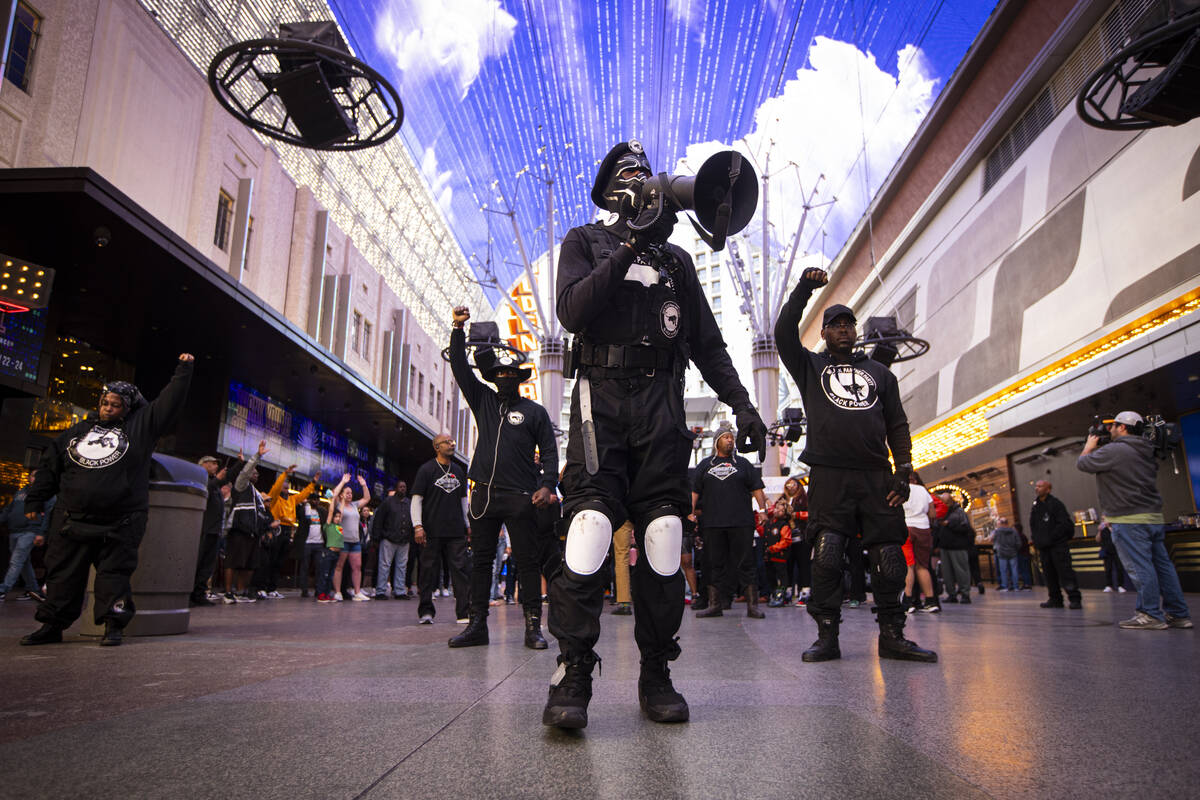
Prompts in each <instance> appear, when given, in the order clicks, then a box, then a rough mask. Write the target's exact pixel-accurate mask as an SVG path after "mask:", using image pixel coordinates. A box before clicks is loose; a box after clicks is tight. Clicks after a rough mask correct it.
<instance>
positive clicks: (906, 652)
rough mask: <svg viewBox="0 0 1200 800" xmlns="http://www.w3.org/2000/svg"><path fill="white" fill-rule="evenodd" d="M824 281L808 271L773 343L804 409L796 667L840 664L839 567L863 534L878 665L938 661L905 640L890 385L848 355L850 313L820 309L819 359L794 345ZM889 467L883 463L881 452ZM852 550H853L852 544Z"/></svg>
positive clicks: (896, 406)
mask: <svg viewBox="0 0 1200 800" xmlns="http://www.w3.org/2000/svg"><path fill="white" fill-rule="evenodd" d="M828 280H829V278H828V276H827V275H826V273H825V271H824V270H821V269H807V270H805V271H804V274H803V275H802V276H801V278H800V281H799V282H798V283H797V284H796V288H795V289H794V290H792V294H791V296H790V297H789V298H788V301H787V303H786V304H785V305H784V307H783V309H782V310H781V311H780V313H779V321H778V322H777V323H776V324H775V343H776V346H777V347H778V348H779V357H780V360H781V361H783V365H784V366H785V367H787V370H788V372H789V373H791V375H792V378H794V379H795V381H796V386H797V387H798V388H799V389H800V395H801V397H802V398H803V401H804V410H805V413H806V414H807V415H808V420H809V423H808V440H807V443H806V445H805V448H804V452H803V453H802V454H801V455H800V460H801V461H803V462H805V463H806V464H808V465H809V466H810V467H812V472H811V473H810V474H809V487H808V503H809V506H808V531H809V533H810V534H811V535H812V536H813V555H812V597H811V599H810V600H809V602H808V613H809V614H811V615H812V617H813V619H814V620H816V622H817V631H818V638H817V641H816V642H815V643H814V644H813V646H812V647H810V648H809V649H808V650H805V651H804V654H803V656H802V658H803V660H804V661H810V662H811V661H829V660H831V659H835V658H841V655H842V653H841V650H840V649H839V647H838V627H839V625H840V624H841V607H842V591H843V589H842V558H843V555H844V553H845V551H846V546H847V542H848V541H849V542H853V541H855V539H854V536H855V533H857V532H859V531H861V533H862V543H863V546H865V547H866V548H867V551H868V556H869V559H870V565H871V590H872V592H873V594H874V595H875V605H876V607H877V612H876V619H877V621H878V622H879V657H880V658H896V659H903V660H907V661H927V662H934V661H937V653H935V652H933V651H932V650H925V649H922V648H921V647H918V646H917V645H916V644H915V643H913V642H910V641H909V640H907V639H905V638H904V622H905V615H904V607H903V606H902V605H901V603H900V593H901V592H902V591H903V589H904V578H905V575H906V574H907V569H908V568H907V566H906V564H905V561H904V552H903V550H902V549H901V545H903V544H904V541H905V539H907V538H908V528H907V527H906V525H905V522H904V510H903V508H902V507H901V506H902V505H903V503H904V501H905V500H906V499H908V477H909V475H910V474H911V473H912V438H911V436H910V435H909V431H908V418H907V417H906V416H905V415H904V408H903V407H902V406H901V405H900V390H899V386H898V384H897V383H896V376H895V375H893V374H892V373H891V371H890V370H889V369H888V368H887V367H885V366H884V365H883V364H880V363H879V362H877V361H872V360H871V359H870V358H868V357H867V356H866V354H864V353H862V352H861V351H856V350H855V349H854V343H855V341H856V339H857V332H856V330H855V323H856V320H855V319H854V312H852V311H851V310H850V309H849V308H847V307H846V306H843V305H832V306H830V307H829V308H827V309H825V313H824V316H823V317H822V325H821V337H822V338H823V339H824V340H825V351H824V352H822V353H814V352H812V351H810V350H807V349H805V347H804V346H803V345H802V344H801V343H800V330H799V324H800V318H801V316H803V314H804V307H805V306H806V305H807V304H808V300H809V298H810V297H811V296H812V293H813V291H814V290H815V289H817V288H819V287H821V286H824V285H825V284H826V283H827V282H828ZM889 449H890V450H891V456H892V458H893V459H894V461H895V463H896V469H895V472H893V471H892V469H891V468H890V466H889V464H888V451H889ZM856 546H857V545H856Z"/></svg>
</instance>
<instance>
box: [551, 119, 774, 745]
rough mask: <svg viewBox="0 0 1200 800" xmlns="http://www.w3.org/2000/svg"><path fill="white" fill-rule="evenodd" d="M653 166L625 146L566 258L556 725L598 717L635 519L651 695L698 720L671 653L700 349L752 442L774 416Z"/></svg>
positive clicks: (555, 600) (554, 599)
mask: <svg viewBox="0 0 1200 800" xmlns="http://www.w3.org/2000/svg"><path fill="white" fill-rule="evenodd" d="M649 177H650V162H649V160H648V159H647V158H646V156H645V153H644V152H643V150H642V146H641V144H640V143H638V142H637V141H636V140H630V141H629V142H622V143H621V144H618V145H617V146H616V147H614V148H613V149H612V150H611V151H610V152H609V153H608V155H607V156H605V158H604V161H603V162H602V163H601V165H600V169H599V172H598V173H597V174H596V180H595V183H594V184H593V186H592V195H591V196H592V201H593V202H594V203H595V204H596V205H597V206H599V207H601V208H602V209H604V210H605V213H604V214H602V218H601V220H600V221H598V222H594V223H592V224H590V225H583V226H581V227H577V228H572V229H571V230H570V231H569V232H568V233H567V235H566V236H565V237H564V239H563V243H562V249H561V251H560V255H559V267H558V297H557V310H558V318H559V320H560V321H561V322H562V323H563V327H565V328H566V329H567V330H569V331H571V332H572V333H574V334H576V339H575V345H574V348H573V350H572V355H573V357H574V360H575V363H576V364H577V366H578V371H579V379H578V380H577V381H576V383H575V388H574V392H573V395H572V398H571V427H570V434H569V438H568V441H567V467H566V471H565V473H564V475H563V480H562V486H563V490H564V496H565V501H564V504H563V516H564V518H566V519H569V520H570V526H569V528H568V531H567V541H566V549H565V553H564V556H563V558H564V563H563V566H562V568H561V570H559V571H558V573H557V574H556V575H555V577H554V579H553V580H552V581H551V584H550V590H549V592H550V632H551V633H553V634H554V635H555V636H556V637H557V638H558V643H559V648H560V650H561V655H559V657H558V662H559V668H558V670H557V672H556V673H555V676H554V678H553V679H552V681H551V687H550V697H549V700H548V701H547V703H546V708H545V711H544V712H543V714H542V722H543V723H544V724H546V725H554V726H558V727H563V728H582V727H584V726H585V725H587V706H588V701H589V700H590V698H591V685H592V683H591V681H592V678H591V674H592V669H593V667H594V666H595V664H596V662H597V657H596V654H595V652H594V651H593V647H594V646H595V644H596V642H597V640H598V639H599V637H600V612H601V606H602V602H603V596H604V578H603V576H602V575H601V572H600V570H601V567H602V565H603V564H604V560H605V557H606V555H607V554H608V549H609V543H610V542H611V540H612V534H613V530H614V529H615V528H617V527H618V526H620V525H621V524H622V523H623V522H624V521H625V520H626V519H629V520H631V521H632V522H633V524H634V538H635V541H636V544H637V548H638V552H639V553H640V554H641V555H640V557H639V558H638V560H637V564H636V565H635V567H634V568H633V571H632V575H631V583H632V589H633V601H634V614H635V620H634V638H635V639H636V640H637V644H638V648H639V650H640V651H641V674H640V677H639V679H638V699H639V702H640V703H641V706H642V709H643V711H644V712H645V713H646V715H647V716H648V717H649V718H650V719H652V720H654V721H656V722H682V721H685V720H687V719H688V715H689V710H688V705H687V702H686V701H685V700H684V699H683V697H682V696H681V695H680V694H679V693H678V692H676V691H675V688H674V686H673V685H672V683H671V678H670V672H669V670H668V668H667V662H669V661H672V660H674V659H676V658H678V656H679V653H680V650H679V645H678V644H677V643H676V642H675V638H676V637H675V634H676V632H677V631H678V630H679V625H680V622H681V620H682V619H683V607H684V600H683V594H684V592H683V587H684V578H683V574H682V573H681V571H680V556H681V545H682V540H683V521H682V518H683V517H684V516H686V515H687V514H688V513H689V512H690V510H691V502H690V501H691V497H690V493H689V486H688V479H687V465H688V461H689V459H690V456H691V452H692V439H693V438H694V436H693V434H692V433H691V432H690V430H689V429H688V427H687V425H686V423H685V420H684V410H683V375H684V370H685V369H686V366H687V362H688V361H689V360H691V361H693V362H694V363H695V364H696V365H697V366H698V367H699V368H700V372H701V374H702V375H703V376H704V379H705V381H706V382H707V383H708V384H709V385H710V386H712V387H713V388H714V389H715V390H716V391H717V394H718V396H719V397H720V399H721V400H722V401H723V402H725V403H727V404H728V405H730V406H732V407H733V410H734V414H735V417H736V419H737V425H738V429H739V430H738V433H739V444H740V445H741V446H740V448H739V449H741V450H742V451H743V452H745V451H747V450H751V449H759V450H761V449H762V448H763V446H764V437H765V433H766V427H765V426H764V425H763V423H762V420H761V419H760V418H759V416H758V412H757V411H755V409H754V406H753V405H752V404H751V403H750V396H749V394H748V393H747V392H746V389H745V387H743V386H742V383H741V381H740V380H739V379H738V375H737V371H736V370H735V369H734V366H733V363H732V361H730V358H729V354H728V353H727V352H726V350H725V342H724V340H723V339H722V338H721V332H720V330H719V329H718V328H717V323H716V320H715V319H714V318H713V314H712V310H711V309H710V308H709V306H708V301H707V300H706V299H705V297H704V294H703V292H702V291H701V288H700V283H699V280H698V279H697V277H696V269H695V266H694V265H693V264H692V260H691V258H690V257H689V256H688V255H687V253H685V252H684V251H683V250H681V249H680V248H678V247H675V246H674V245H668V244H667V239H668V237H669V236H670V235H671V231H672V229H673V227H674V225H675V220H676V218H675V214H674V213H673V212H672V211H670V209H668V208H664V207H662V206H661V205H658V204H647V203H646V202H645V200H644V199H643V188H644V184H645V181H646V179H647V178H649ZM647 206H649V207H647Z"/></svg>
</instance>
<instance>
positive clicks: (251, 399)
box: [218, 382, 396, 494]
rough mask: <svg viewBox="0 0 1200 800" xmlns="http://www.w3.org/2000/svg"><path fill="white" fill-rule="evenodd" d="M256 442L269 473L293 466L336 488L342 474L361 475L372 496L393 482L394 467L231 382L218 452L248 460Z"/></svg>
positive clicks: (366, 450)
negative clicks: (263, 450) (262, 444)
mask: <svg viewBox="0 0 1200 800" xmlns="http://www.w3.org/2000/svg"><path fill="white" fill-rule="evenodd" d="M260 441H266V443H267V452H266V454H265V455H263V457H262V461H261V463H262V464H263V465H265V466H267V467H270V468H272V469H276V470H284V469H286V468H287V467H289V466H291V465H293V464H294V465H296V472H297V474H299V475H302V476H306V477H315V478H316V479H317V480H319V481H320V482H321V483H324V484H329V485H333V484H336V483H337V482H338V481H340V480H341V479H342V475H344V474H346V473H347V472H349V473H350V474H351V475H352V476H358V475H362V476H363V478H364V479H365V480H366V481H367V483H368V485H370V486H371V490H372V492H374V493H376V494H378V493H380V492H381V491H382V489H383V487H385V486H389V485H393V484H395V482H396V478H395V477H394V472H395V465H394V464H393V465H391V466H392V467H393V469H392V470H390V472H391V473H392V474H389V470H386V469H385V468H384V467H385V466H386V462H385V459H384V457H383V456H382V455H378V454H373V453H372V452H371V451H370V450H369V449H368V448H367V447H366V446H365V445H363V444H361V443H359V442H355V441H354V440H353V439H349V438H346V437H344V436H342V435H341V434H338V433H336V432H335V431H332V430H327V429H324V428H322V427H321V426H320V425H319V424H317V423H316V422H314V421H313V420H311V419H309V418H307V417H305V416H303V415H302V414H299V413H297V412H296V411H294V410H292V409H290V408H288V407H287V406H286V405H284V404H283V403H280V402H278V401H276V400H272V399H271V398H270V397H267V396H266V395H264V394H262V393H261V392H258V391H256V390H255V389H252V388H251V387H249V386H246V385H244V384H240V383H236V382H235V383H230V384H229V399H228V402H227V403H226V406H225V420H224V421H223V422H222V423H221V430H220V434H219V437H218V449H219V450H220V451H221V452H223V453H226V454H229V455H237V454H238V453H243V454H245V456H246V457H247V458H249V457H250V455H251V454H253V453H254V452H255V451H257V450H258V443H259V442H260ZM356 483H357V482H356Z"/></svg>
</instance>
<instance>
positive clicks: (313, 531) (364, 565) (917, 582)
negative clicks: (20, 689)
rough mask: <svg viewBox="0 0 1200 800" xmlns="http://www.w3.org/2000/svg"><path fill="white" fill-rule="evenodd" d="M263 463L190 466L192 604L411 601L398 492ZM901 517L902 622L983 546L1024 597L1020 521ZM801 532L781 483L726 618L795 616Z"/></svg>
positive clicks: (851, 598)
mask: <svg viewBox="0 0 1200 800" xmlns="http://www.w3.org/2000/svg"><path fill="white" fill-rule="evenodd" d="M260 449H261V448H260ZM264 452H265V450H264ZM264 452H259V453H256V454H253V455H252V456H251V457H250V458H249V459H246V460H242V459H236V460H230V463H229V464H227V465H224V466H222V464H221V462H220V460H219V459H217V458H216V457H213V456H206V457H205V458H203V459H201V460H200V464H201V465H202V466H204V467H205V468H206V469H207V470H208V472H209V475H210V485H209V488H210V502H209V506H208V510H207V511H206V514H205V520H204V533H203V535H202V537H201V546H200V552H199V557H198V566H197V577H196V585H195V587H194V590H193V592H192V597H191V600H192V603H193V604H194V605H213V604H217V603H225V604H235V603H253V602H256V601H259V600H273V599H281V598H283V597H284V595H283V593H282V592H281V591H280V588H281V586H284V585H290V586H291V587H292V588H294V589H299V593H300V597H303V598H307V597H310V596H312V597H313V598H314V599H315V600H316V602H318V603H337V602H341V601H343V600H349V601H353V602H367V601H370V600H386V599H397V600H407V599H410V598H415V596H416V587H417V585H418V577H419V570H420V559H419V550H420V547H421V545H419V544H417V543H416V542H415V541H414V540H413V535H412V520H411V517H410V508H409V498H408V497H407V486H406V484H405V482H404V481H400V482H398V483H397V484H396V485H395V486H393V487H391V488H389V489H388V490H387V492H386V494H385V496H384V497H382V498H373V497H372V496H371V492H370V489H369V487H368V486H367V484H366V481H365V480H363V478H362V477H358V478H357V479H352V477H351V475H349V474H346V475H343V476H342V479H341V480H340V481H339V482H338V483H337V485H335V486H333V487H329V488H326V489H325V490H324V491H322V490H321V489H320V487H319V486H318V484H317V483H316V482H313V481H310V482H308V483H306V484H304V485H303V486H298V487H297V486H293V485H292V484H293V473H294V470H293V469H291V468H289V469H287V470H284V471H282V472H280V473H279V474H278V476H277V477H276V478H275V480H274V481H273V482H272V484H271V486H270V488H269V489H268V490H267V491H266V492H262V491H261V490H260V489H259V488H258V486H257V484H256V482H257V481H258V480H259V474H258V463H259V459H260V458H261V457H262V455H263V454H264ZM31 480H32V476H31ZM24 491H25V490H24V489H23V490H21V491H19V492H18V493H17V494H16V496H15V497H14V499H13V501H12V503H10V504H9V506H7V507H6V508H5V510H4V512H3V515H2V516H3V519H4V521H5V523H6V525H7V527H8V530H9V540H10V542H9V543H10V554H11V557H10V564H9V569H8V571H7V574H6V576H5V578H4V581H3V583H0V599H4V598H5V596H6V594H11V593H13V591H14V589H15V588H16V587H17V586H21V587H22V589H23V591H21V592H20V593H16V594H15V596H14V597H12V598H9V599H41V593H40V590H39V587H38V582H37V579H36V577H35V576H34V569H33V558H32V553H33V551H34V548H35V547H39V546H41V545H42V543H43V541H44V537H45V535H46V528H47V525H48V523H49V520H50V519H51V515H50V514H49V513H47V514H45V515H44V516H42V517H39V518H38V519H37V520H29V519H27V518H26V517H25V516H24V513H23V506H22V499H23V493H24ZM48 510H49V509H48ZM905 515H906V518H907V522H908V525H909V533H910V536H909V541H908V542H907V543H906V544H905V555H906V559H907V560H908V562H909V576H908V583H907V586H906V591H905V606H906V609H907V611H908V612H909V613H915V612H925V613H938V612H940V611H941V610H942V606H943V604H946V603H955V604H969V603H971V602H972V599H971V590H972V589H975V590H976V591H977V592H978V593H979V594H983V593H984V591H985V584H984V581H983V579H982V574H981V569H980V553H981V550H980V545H981V544H986V545H989V546H990V549H991V552H992V556H993V558H994V561H993V564H992V570H991V571H992V574H993V576H994V577H995V580H996V582H997V583H998V588H997V591H1000V592H1018V591H1029V590H1030V589H1031V588H1032V586H1033V583H1034V573H1033V561H1032V559H1031V543H1030V540H1029V537H1027V536H1026V535H1025V533H1024V531H1023V528H1022V525H1021V524H1020V523H1019V522H1017V523H1016V524H1015V525H1010V524H1009V521H1008V520H1007V519H1006V518H1004V517H1000V518H999V520H998V525H997V527H996V528H995V529H994V530H993V531H991V533H990V534H989V535H987V536H986V537H978V536H977V535H976V532H975V530H974V528H973V527H972V526H971V524H970V522H969V520H968V519H967V516H966V514H965V513H964V510H963V508H962V507H961V506H960V505H959V503H958V502H957V500H956V499H955V498H954V497H953V496H952V494H951V493H948V492H947V493H940V494H937V495H930V494H929V493H928V492H927V491H926V490H925V489H924V487H923V486H922V485H921V483H920V479H919V478H917V477H914V481H913V489H912V492H911V494H910V498H909V500H908V502H907V503H906V504H905ZM806 520H807V497H806V494H805V489H804V485H803V482H802V481H800V480H797V479H794V478H793V479H789V480H788V481H787V482H786V483H785V485H784V489H783V493H782V494H780V496H779V497H777V498H774V500H773V502H771V503H770V505H769V508H768V510H767V511H765V512H763V511H759V512H756V514H755V526H754V545H753V548H752V549H751V550H750V552H749V553H747V555H746V558H748V559H750V560H751V562H752V565H751V567H750V570H751V574H753V576H754V580H755V583H753V584H748V583H744V584H742V585H739V586H738V588H737V589H736V590H735V591H728V592H725V594H724V596H722V595H720V594H719V593H718V597H719V602H720V603H721V604H722V607H724V608H729V607H730V606H731V604H732V603H734V602H740V601H742V600H744V599H745V597H744V595H745V593H746V591H747V590H749V589H751V588H752V587H753V588H754V589H755V590H756V591H758V592H759V597H758V598H757V599H758V600H759V601H760V602H762V603H765V604H766V605H767V606H768V607H770V608H778V607H782V606H785V605H794V606H797V607H803V606H804V605H805V603H806V601H807V597H808V592H809V584H810V579H811V571H810V558H811V551H812V546H811V543H810V542H809V541H808V540H807V538H806V535H805V534H806V531H805V527H806ZM504 535H505V534H504V532H503V530H502V532H501V537H502V538H501V542H500V546H499V547H498V548H497V554H496V558H495V562H494V564H493V580H492V591H491V600H492V603H493V604H494V605H498V604H502V603H508V604H513V603H515V602H516V601H517V599H518V597H517V590H516V581H515V570H514V569H512V568H511V560H510V558H509V557H510V555H511V547H510V546H509V544H508V542H507V541H506V540H504ZM1097 538H1098V541H1099V542H1100V546H1101V557H1102V558H1103V560H1104V564H1105V576H1106V584H1107V585H1106V587H1105V589H1104V591H1106V592H1113V591H1116V592H1125V591H1126V590H1127V586H1128V585H1129V582H1128V578H1127V576H1126V574H1125V571H1124V569H1123V566H1122V564H1121V561H1120V558H1119V557H1118V555H1117V552H1116V549H1115V548H1114V547H1113V544H1112V540H1111V536H1110V535H1109V529H1108V527H1107V526H1106V525H1102V526H1101V528H1100V532H1099V535H1098V537H1097ZM684 550H685V552H684V558H683V568H684V572H685V575H686V577H687V602H688V603H689V604H691V605H692V607H693V608H694V609H695V610H697V611H703V610H705V609H707V608H708V605H709V602H710V599H709V598H710V595H709V594H708V592H707V588H708V581H709V578H710V577H711V575H712V568H711V564H710V563H709V558H708V553H707V551H706V549H705V542H704V537H703V536H702V535H701V533H700V531H699V529H698V527H697V526H695V525H694V523H689V529H688V531H687V536H685V540H684ZM984 552H986V548H985V549H984ZM637 557H638V553H637V549H636V546H635V545H634V543H633V542H632V526H631V525H626V526H624V527H622V528H621V529H619V530H618V531H617V532H616V534H615V535H614V541H613V547H612V550H611V551H610V553H609V558H608V560H607V562H606V564H605V567H604V569H605V570H606V571H607V573H608V575H609V588H608V590H607V591H606V597H608V598H609V601H610V603H612V604H613V605H615V608H614V609H613V612H612V613H614V614H618V615H623V614H631V613H632V606H631V598H630V582H629V577H628V572H629V569H630V566H631V565H632V564H635V563H636V559H637ZM441 567H442V569H441V571H442V575H440V576H438V579H437V582H436V588H435V590H434V596H435V597H439V596H440V597H450V596H451V585H452V584H451V580H450V574H449V565H448V564H446V563H443V564H442V565H441ZM844 570H845V585H846V593H845V597H846V599H845V604H846V605H847V606H848V607H850V608H857V607H859V606H861V605H863V604H864V603H865V602H866V600H867V591H868V590H869V588H870V576H869V571H868V569H867V560H866V557H865V552H864V550H863V548H861V547H851V548H849V549H848V551H847V553H846V558H845V564H844ZM543 591H544V588H543Z"/></svg>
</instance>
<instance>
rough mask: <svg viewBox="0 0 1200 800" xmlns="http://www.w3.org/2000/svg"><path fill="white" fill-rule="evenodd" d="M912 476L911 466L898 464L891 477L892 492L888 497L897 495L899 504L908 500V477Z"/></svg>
mask: <svg viewBox="0 0 1200 800" xmlns="http://www.w3.org/2000/svg"><path fill="white" fill-rule="evenodd" d="M911 474H912V464H900V465H899V466H897V467H896V474H895V475H893V476H892V490H891V491H890V492H888V496H889V497H890V496H891V495H893V494H894V495H897V496H898V497H899V498H900V500H901V502H904V501H907V500H908V476H909V475H911Z"/></svg>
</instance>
